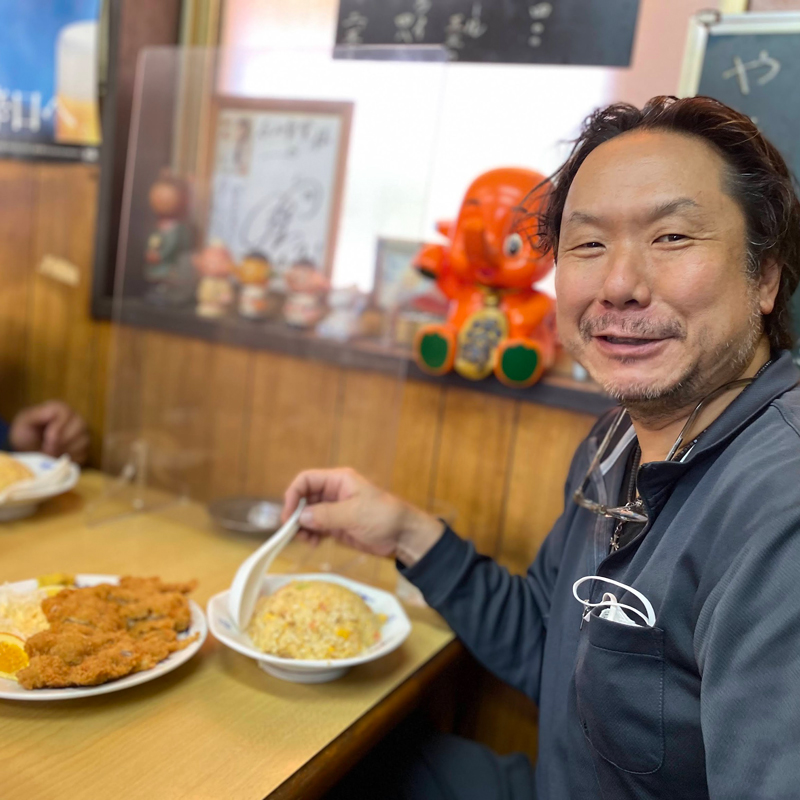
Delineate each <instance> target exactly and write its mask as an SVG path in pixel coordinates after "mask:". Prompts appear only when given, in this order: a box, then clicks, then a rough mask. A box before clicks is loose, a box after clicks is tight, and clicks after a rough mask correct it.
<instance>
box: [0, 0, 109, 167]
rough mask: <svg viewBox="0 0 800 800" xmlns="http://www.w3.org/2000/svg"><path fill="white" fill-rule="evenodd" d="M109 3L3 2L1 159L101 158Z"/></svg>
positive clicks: (0, 13)
mask: <svg viewBox="0 0 800 800" xmlns="http://www.w3.org/2000/svg"><path fill="white" fill-rule="evenodd" d="M101 2H102V0H33V2H32V0H0V19H2V21H3V24H2V25H0V156H16V157H22V158H56V159H69V160H85V161H94V160H97V157H98V146H99V144H100V110H99V105H98V93H97V87H98V31H99V16H100V6H101Z"/></svg>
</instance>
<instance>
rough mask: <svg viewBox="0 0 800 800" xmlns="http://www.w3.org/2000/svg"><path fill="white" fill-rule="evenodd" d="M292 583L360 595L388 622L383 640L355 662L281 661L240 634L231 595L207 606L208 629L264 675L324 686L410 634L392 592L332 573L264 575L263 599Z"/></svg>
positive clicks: (219, 596) (224, 594) (216, 598)
mask: <svg viewBox="0 0 800 800" xmlns="http://www.w3.org/2000/svg"><path fill="white" fill-rule="evenodd" d="M291 581H327V582H328V583H338V584H339V585H340V586H344V587H345V588H347V589H350V591H352V592H355V593H356V594H357V595H359V596H360V597H361V598H362V599H363V600H364V602H365V603H366V604H367V605H368V606H369V607H370V608H371V609H372V611H373V612H375V613H376V614H382V615H383V616H384V617H385V618H386V621H385V622H384V623H383V626H382V627H381V639H380V641H379V642H378V643H377V644H374V645H373V646H372V647H369V648H368V649H367V650H365V651H364V652H363V653H360V654H359V655H357V656H353V657H352V658H331V659H326V660H312V659H299V658H280V657H278V656H273V655H270V654H269V653H262V652H261V651H260V650H258V649H257V648H256V646H255V645H254V644H253V641H252V639H251V638H250V637H249V636H248V635H247V632H246V631H241V630H239V629H238V628H237V627H236V624H235V623H234V621H233V620H232V619H231V616H230V614H229V613H228V592H227V590H226V591H224V592H220V593H219V594H216V595H214V597H212V598H211V599H210V600H209V601H208V606H207V613H208V625H209V628H210V629H211V633H212V634H213V635H214V637H215V638H216V639H217V640H219V641H220V642H222V644H224V645H226V646H227V647H230V648H231V650H235V651H236V652H237V653H241V654H242V655H245V656H248V657H249V658H252V659H254V660H255V661H257V662H258V665H259V666H260V667H261V669H263V670H264V671H265V672H268V673H269V674H270V675H274V676H275V677H276V678H281V679H282V680H285V681H292V682H294V683H325V682H327V681H332V680H336V678H340V677H341V676H342V675H344V674H345V673H346V672H347V670H349V669H350V667H354V666H356V665H357V664H366V663H367V662H368V661H374V660H375V659H377V658H382V657H383V656H385V655H387V654H389V653H391V652H392V651H393V650H396V649H397V648H398V647H400V645H401V644H402V643H403V642H404V641H405V640H406V638H407V637H408V634H409V633H411V621H410V620H409V618H408V616H407V614H406V612H405V611H404V610H403V606H401V605H400V602H399V600H398V599H397V598H396V597H395V596H394V595H392V594H389V592H384V591H383V590H381V589H376V588H375V587H374V586H367V585H366V584H364V583H359V582H358V581H353V580H350V579H349V578H343V577H342V576H341V575H333V574H330V573H323V574H311V575H265V576H264V579H263V582H262V584H261V595H262V596H263V595H271V594H273V593H275V592H276V591H278V589H280V588H281V586H285V585H286V584H287V583H290V582H291Z"/></svg>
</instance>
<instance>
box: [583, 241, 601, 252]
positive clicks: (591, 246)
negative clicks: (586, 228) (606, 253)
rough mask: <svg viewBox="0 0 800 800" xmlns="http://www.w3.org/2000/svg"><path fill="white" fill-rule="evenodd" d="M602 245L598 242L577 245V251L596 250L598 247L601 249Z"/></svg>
mask: <svg viewBox="0 0 800 800" xmlns="http://www.w3.org/2000/svg"><path fill="white" fill-rule="evenodd" d="M602 246H603V245H602V244H601V243H600V242H584V243H583V244H579V245H578V248H577V249H579V250H580V249H583V248H586V249H592V250H594V249H596V248H598V247H602Z"/></svg>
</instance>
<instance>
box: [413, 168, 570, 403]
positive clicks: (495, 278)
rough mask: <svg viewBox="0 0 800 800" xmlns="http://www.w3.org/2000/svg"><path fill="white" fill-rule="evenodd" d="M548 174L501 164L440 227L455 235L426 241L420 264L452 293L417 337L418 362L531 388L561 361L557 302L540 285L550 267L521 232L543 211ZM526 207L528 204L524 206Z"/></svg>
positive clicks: (436, 371)
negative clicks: (440, 314) (541, 188)
mask: <svg viewBox="0 0 800 800" xmlns="http://www.w3.org/2000/svg"><path fill="white" fill-rule="evenodd" d="M544 180H545V179H544V177H543V176H542V175H539V174H538V173H536V172H532V171H531V170H527V169H515V168H507V169H495V170H491V171H489V172H486V173H484V174H483V175H480V176H479V177H478V178H477V179H476V180H475V181H474V182H473V183H472V185H471V186H470V187H469V189H468V190H467V193H466V196H465V197H464V200H463V202H462V204H461V210H460V212H459V214H458V218H457V219H456V221H455V222H452V223H439V224H438V225H437V228H438V229H439V231H440V232H441V233H442V234H444V235H445V236H446V237H447V238H448V239H449V240H450V241H449V242H448V244H446V245H438V244H435V245H426V246H425V247H423V248H422V250H420V252H419V253H418V254H417V256H416V258H415V266H416V267H417V269H419V270H420V271H421V272H422V273H423V274H425V275H427V276H429V277H431V278H434V279H435V280H436V283H437V284H438V286H439V288H440V289H441V290H442V292H443V293H444V294H445V296H446V297H448V298H449V299H450V308H449V312H448V316H447V320H446V321H445V322H443V323H436V324H429V325H425V326H423V327H422V328H421V329H420V330H419V331H418V332H417V334H416V337H415V340H414V355H415V359H416V361H417V363H418V364H419V366H420V368H421V369H423V370H424V371H426V372H428V373H430V374H433V375H443V374H444V373H446V372H448V371H450V370H451V369H455V371H456V372H458V373H459V374H460V375H463V376H464V377H465V378H470V379H472V380H480V379H482V378H485V377H487V376H488V375H490V374H491V373H492V372H494V374H495V375H496V376H497V378H498V379H499V380H500V381H502V382H503V383H505V384H506V385H508V386H520V387H521V386H530V385H531V384H533V383H535V382H536V381H537V380H539V378H540V377H541V375H542V373H543V372H544V370H545V369H547V368H548V367H550V366H551V365H552V363H553V361H554V359H555V340H556V336H555V301H554V300H553V299H552V298H551V297H549V296H548V295H546V294H544V293H543V292H540V291H537V290H536V289H535V288H534V286H533V285H534V283H535V282H536V281H538V280H541V279H542V278H543V277H544V276H545V275H546V274H547V273H548V272H549V271H550V269H551V268H552V266H553V260H552V257H551V256H549V255H548V256H544V255H542V254H541V253H540V252H538V251H537V250H536V248H535V246H534V244H533V243H532V241H531V236H530V233H529V232H528V231H526V230H523V228H524V227H526V226H528V225H529V220H530V219H532V216H531V215H533V214H535V213H536V212H537V210H538V207H539V205H540V203H541V197H540V195H541V194H542V193H541V192H538V193H537V196H536V197H535V198H531V197H530V196H529V195H530V193H531V191H532V190H533V189H534V188H535V187H537V186H538V185H539V184H540V183H541V182H542V181H544ZM523 205H524V209H522V206H523Z"/></svg>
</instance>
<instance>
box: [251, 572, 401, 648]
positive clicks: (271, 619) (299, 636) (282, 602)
mask: <svg viewBox="0 0 800 800" xmlns="http://www.w3.org/2000/svg"><path fill="white" fill-rule="evenodd" d="M384 621H385V620H384V619H383V618H382V617H380V616H379V615H378V614H375V613H374V612H373V611H372V609H371V608H370V607H369V606H368V605H367V604H366V603H365V602H364V601H363V600H362V599H361V598H360V597H359V596H358V595H357V594H356V593H355V592H352V591H350V589H346V588H345V587H344V586H340V585H339V584H338V583H331V582H329V581H292V582H291V583H287V584H286V585H285V586H282V587H281V588H280V589H278V591H277V592H275V593H274V594H271V595H269V596H268V597H260V598H259V600H258V602H257V603H256V608H255V612H254V613H253V618H252V619H251V621H250V624H249V625H248V627H247V633H248V634H249V636H250V638H251V639H252V640H253V644H255V646H256V647H257V648H258V649H259V650H261V651H262V652H264V653H270V654H272V655H276V656H280V657H281V658H300V659H330V658H350V657H352V656H357V655H358V654H359V653H361V652H363V651H364V650H366V649H367V648H368V647H371V646H372V645H373V644H376V643H377V642H379V641H380V638H381V625H382V624H383V622H384Z"/></svg>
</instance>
